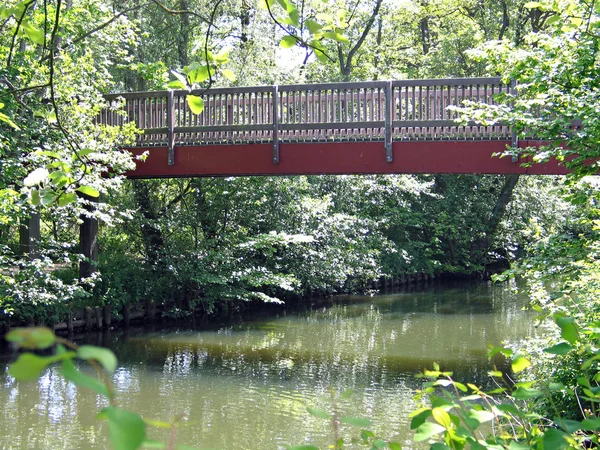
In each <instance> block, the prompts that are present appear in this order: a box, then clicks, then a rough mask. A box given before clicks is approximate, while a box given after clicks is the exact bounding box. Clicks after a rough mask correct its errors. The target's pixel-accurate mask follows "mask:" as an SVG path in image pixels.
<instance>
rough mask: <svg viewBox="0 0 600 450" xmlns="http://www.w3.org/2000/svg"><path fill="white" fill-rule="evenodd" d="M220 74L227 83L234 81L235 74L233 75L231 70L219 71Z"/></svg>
mask: <svg viewBox="0 0 600 450" xmlns="http://www.w3.org/2000/svg"><path fill="white" fill-rule="evenodd" d="M221 73H222V74H223V76H224V77H225V78H227V79H228V80H229V81H235V73H233V71H232V70H229V69H223V70H221Z"/></svg>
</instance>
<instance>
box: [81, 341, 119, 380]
mask: <svg viewBox="0 0 600 450" xmlns="http://www.w3.org/2000/svg"><path fill="white" fill-rule="evenodd" d="M77 357H78V358H80V359H85V360H86V361H90V360H94V361H98V362H99V363H100V364H101V365H102V367H104V369H105V370H106V371H107V372H108V373H113V372H114V371H115V370H116V368H117V357H116V356H115V354H114V353H113V352H112V351H111V350H109V349H107V348H102V347H95V346H92V345H82V346H81V347H79V349H78V350H77Z"/></svg>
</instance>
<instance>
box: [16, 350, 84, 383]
mask: <svg viewBox="0 0 600 450" xmlns="http://www.w3.org/2000/svg"><path fill="white" fill-rule="evenodd" d="M74 356H75V352H65V353H63V354H61V355H54V356H45V357H44V356H38V355H34V354H33V353H23V354H22V355H20V356H19V358H18V359H17V360H16V361H15V362H14V363H13V364H11V365H10V367H9V368H8V374H9V375H10V376H11V377H15V378H16V379H17V380H20V381H30V380H36V379H37V378H38V377H39V376H40V372H41V371H42V370H44V369H45V368H46V367H48V366H49V365H50V364H53V363H55V362H59V361H64V360H66V359H69V358H73V357H74Z"/></svg>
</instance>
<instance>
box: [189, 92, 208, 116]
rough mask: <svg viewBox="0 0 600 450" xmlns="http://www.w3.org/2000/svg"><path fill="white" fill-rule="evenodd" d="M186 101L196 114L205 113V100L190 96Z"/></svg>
mask: <svg viewBox="0 0 600 450" xmlns="http://www.w3.org/2000/svg"><path fill="white" fill-rule="evenodd" d="M186 101H187V104H188V106H189V107H190V109H191V110H192V112H193V113H194V114H200V113H201V112H202V111H204V100H202V99H201V98H200V97H198V96H196V95H191V94H190V95H188V96H187V97H186Z"/></svg>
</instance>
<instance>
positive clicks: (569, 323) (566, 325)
mask: <svg viewBox="0 0 600 450" xmlns="http://www.w3.org/2000/svg"><path fill="white" fill-rule="evenodd" d="M554 320H555V321H556V324H557V325H558V326H559V327H560V335H561V336H562V338H563V339H564V340H565V341H567V342H568V343H569V344H574V343H575V341H577V339H578V338H579V332H578V331H577V326H576V325H575V319H574V318H573V317H568V316H564V315H562V314H558V313H557V314H554Z"/></svg>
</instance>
